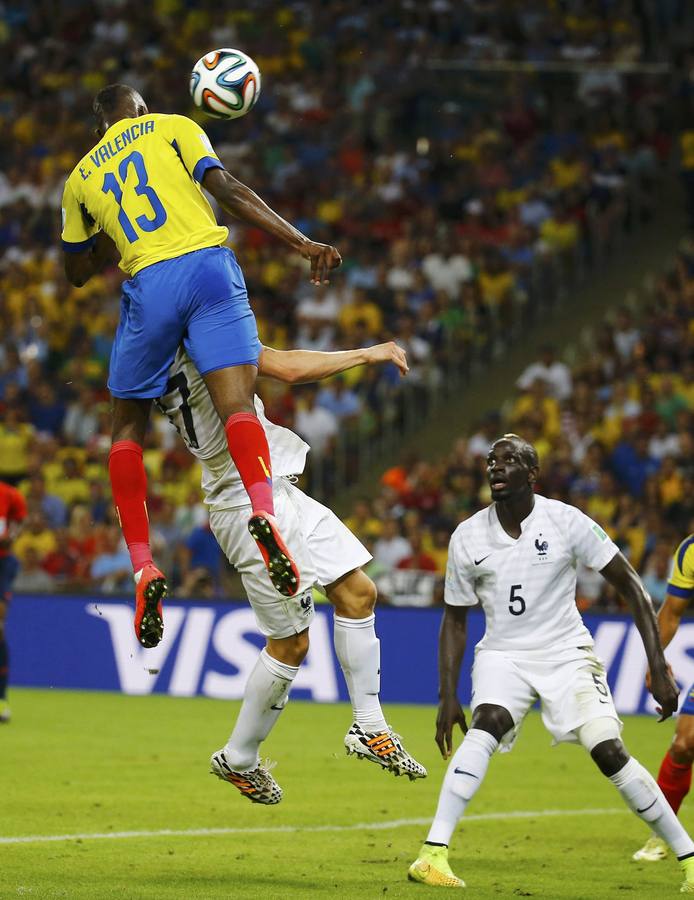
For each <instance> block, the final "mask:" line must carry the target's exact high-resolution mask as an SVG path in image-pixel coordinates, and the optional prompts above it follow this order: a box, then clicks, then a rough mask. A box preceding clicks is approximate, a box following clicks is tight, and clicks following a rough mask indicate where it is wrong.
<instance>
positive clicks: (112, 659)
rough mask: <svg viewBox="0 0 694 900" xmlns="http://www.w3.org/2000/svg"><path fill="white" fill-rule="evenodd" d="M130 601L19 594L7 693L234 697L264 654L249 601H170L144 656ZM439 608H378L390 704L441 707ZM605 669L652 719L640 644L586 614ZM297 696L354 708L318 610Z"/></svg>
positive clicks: (474, 618) (681, 636)
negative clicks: (15, 688) (18, 689)
mask: <svg viewBox="0 0 694 900" xmlns="http://www.w3.org/2000/svg"><path fill="white" fill-rule="evenodd" d="M132 617H133V610H132V606H131V603H130V602H129V601H128V600H125V599H118V598H103V597H102V598H96V597H84V596H83V597H69V596H33V595H20V596H16V597H15V598H14V600H13V602H12V605H11V607H10V614H9V620H8V628H7V633H8V640H9V643H10V648H11V656H12V683H13V684H14V685H22V686H30V687H55V688H75V689H87V690H104V691H121V692H123V693H126V694H150V693H157V694H170V695H171V696H177V697H192V696H196V695H199V696H205V697H218V698H224V699H238V698H240V697H241V696H242V695H243V687H244V684H245V682H246V679H247V677H248V675H249V674H250V671H251V669H252V668H253V666H254V665H255V661H256V657H257V654H258V651H259V649H260V647H261V646H262V644H263V640H262V637H261V635H260V633H259V631H258V629H257V626H256V623H255V618H254V616H253V613H252V611H251V609H250V607H249V606H248V605H247V604H246V603H241V602H238V603H237V602H234V603H218V602H210V601H204V602H195V601H171V602H169V603H167V605H166V611H165V622H166V627H165V636H164V639H163V641H162V642H161V644H160V645H159V646H158V647H156V648H154V649H152V650H146V649H144V648H143V647H141V646H140V645H139V644H138V643H137V640H136V638H135V635H134V632H133V625H132ZM440 620H441V610H440V609H411V608H410V609H404V608H391V607H382V608H378V610H377V620H376V622H377V631H378V635H379V637H380V640H381V672H382V674H381V695H382V699H383V700H384V701H385V702H386V703H436V700H437V672H436V655H437V641H438V630H439V623H440ZM585 622H586V625H587V626H588V628H589V629H590V631H591V633H592V634H593V636H594V639H595V649H596V653H597V655H598V656H599V657H600V658H601V659H602V661H603V662H604V663H605V666H606V668H607V671H608V680H609V683H610V686H611V688H612V691H613V694H614V698H615V703H616V705H617V709H618V710H619V712H621V713H646V712H649V713H650V712H653V710H654V708H655V705H654V703H653V700H652V698H651V697H650V695H648V693H647V692H646V690H645V687H644V676H645V672H646V658H645V655H644V652H643V647H642V645H641V638H640V636H639V634H638V631H637V630H636V628H635V627H634V625H633V622H632V621H631V619H630V618H628V617H626V616H585ZM483 629H484V617H483V615H482V613H481V612H479V611H477V610H475V611H472V612H471V613H470V615H469V629H468V651H467V654H466V658H465V662H464V664H463V676H462V678H461V684H460V698H461V700H462V701H463V703H467V702H468V701H469V699H470V678H469V669H470V664H471V662H472V650H473V647H474V645H475V644H476V643H477V641H478V640H479V639H480V638H481V636H482V633H483ZM667 656H668V659H669V661H670V663H671V665H672V667H673V669H674V672H675V676H676V677H677V679H678V681H679V682H680V684H681V685H682V686H683V687H688V686H689V685H690V684H691V683H692V682H694V622H684V623H683V624H682V626H681V627H680V629H679V631H678V633H677V635H676V636H675V639H674V640H673V642H672V644H671V645H670V647H669V648H668V651H667ZM292 696H293V697H296V698H305V699H311V700H315V701H318V702H324V703H332V702H335V701H337V700H347V699H348V697H347V689H346V686H345V682H344V679H343V677H342V673H341V672H340V667H339V664H338V662H337V659H336V657H335V652H334V649H333V642H332V612H331V609H330V607H318V608H317V610H316V616H315V619H314V621H313V624H312V625H311V649H310V650H309V654H308V657H307V658H306V661H305V662H304V664H303V665H302V667H301V669H300V671H299V675H298V676H297V678H296V681H295V683H294V688H293V690H292Z"/></svg>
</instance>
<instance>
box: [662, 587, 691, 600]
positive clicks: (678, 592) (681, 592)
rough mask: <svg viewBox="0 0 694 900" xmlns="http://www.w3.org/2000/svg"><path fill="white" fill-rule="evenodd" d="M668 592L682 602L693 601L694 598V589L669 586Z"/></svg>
mask: <svg viewBox="0 0 694 900" xmlns="http://www.w3.org/2000/svg"><path fill="white" fill-rule="evenodd" d="M667 592H668V594H672V596H673V597H679V598H680V599H682V600H691V599H692V597H694V588H683V587H678V586H677V585H676V584H668V586H667Z"/></svg>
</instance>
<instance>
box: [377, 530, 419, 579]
mask: <svg viewBox="0 0 694 900" xmlns="http://www.w3.org/2000/svg"><path fill="white" fill-rule="evenodd" d="M412 552H413V551H412V546H411V544H410V542H409V541H408V540H407V539H406V538H404V537H403V536H402V535H401V534H400V530H399V527H398V523H397V521H396V520H395V519H386V520H385V522H384V523H383V529H382V531H381V536H380V537H379V538H378V539H377V540H376V541H375V542H374V549H373V555H374V559H375V560H377V561H378V562H379V563H381V565H383V566H386V567H387V568H388V569H395V568H397V567H398V566H399V565H400V563H401V562H402V561H403V560H404V559H408V558H409V557H411V556H412Z"/></svg>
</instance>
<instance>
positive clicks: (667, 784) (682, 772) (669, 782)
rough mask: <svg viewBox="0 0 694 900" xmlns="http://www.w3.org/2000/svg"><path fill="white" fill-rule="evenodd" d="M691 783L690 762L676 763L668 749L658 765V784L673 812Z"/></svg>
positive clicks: (677, 808) (680, 803)
mask: <svg viewBox="0 0 694 900" xmlns="http://www.w3.org/2000/svg"><path fill="white" fill-rule="evenodd" d="M691 783H692V764H691V763H676V762H675V760H674V759H673V758H672V757H671V756H670V751H669V750H668V752H667V753H666V754H665V756H664V758H663V761H662V763H661V765H660V772H658V785H659V787H660V790H661V791H662V792H663V793H664V794H665V797H666V799H667V802H668V803H669V804H670V806H671V807H672V808H673V809H674V811H675V812H677V811H678V810H679V808H680V806H681V805H682V801H683V800H684V798H685V797H686V796H687V794H688V793H689V788H690V785H691Z"/></svg>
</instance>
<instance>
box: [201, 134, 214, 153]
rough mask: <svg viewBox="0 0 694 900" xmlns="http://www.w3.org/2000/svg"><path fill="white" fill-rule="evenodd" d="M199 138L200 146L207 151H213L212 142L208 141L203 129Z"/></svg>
mask: <svg viewBox="0 0 694 900" xmlns="http://www.w3.org/2000/svg"><path fill="white" fill-rule="evenodd" d="M200 140H201V141H202V146H203V147H204V148H205V150H207V152H208V153H214V149H213V148H212V143H211V142H210V139H209V138H208V136H207V135H206V134H205V132H204V131H203V132H202V133H201V134H200Z"/></svg>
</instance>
